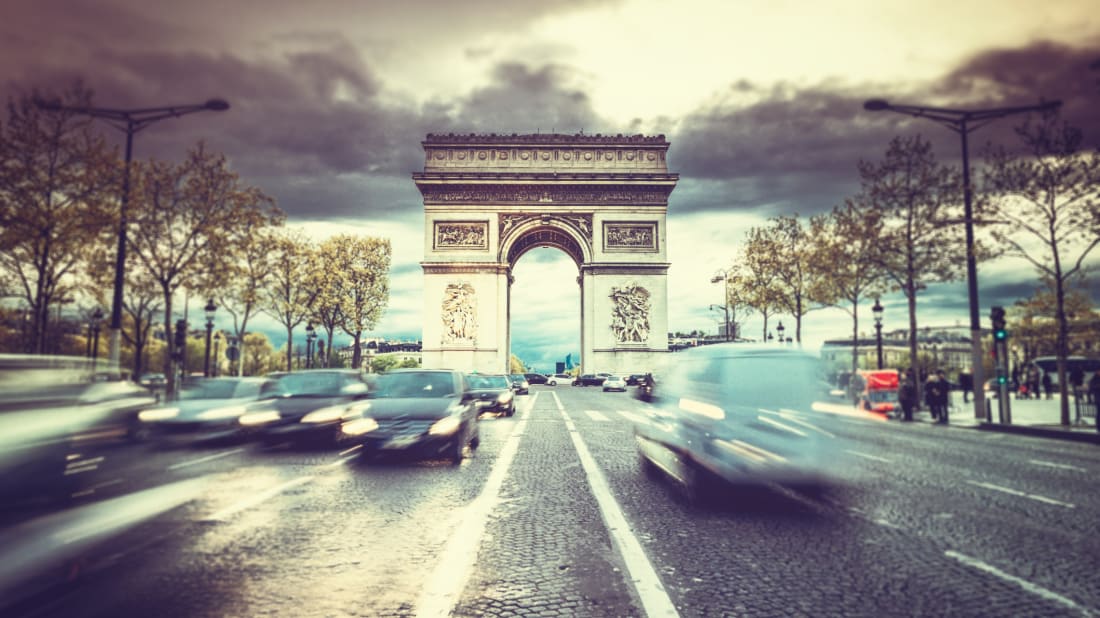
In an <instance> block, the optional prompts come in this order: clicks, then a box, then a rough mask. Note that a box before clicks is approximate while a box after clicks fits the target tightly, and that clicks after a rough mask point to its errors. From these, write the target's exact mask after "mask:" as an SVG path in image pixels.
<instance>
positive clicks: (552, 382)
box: [546, 380, 558, 386]
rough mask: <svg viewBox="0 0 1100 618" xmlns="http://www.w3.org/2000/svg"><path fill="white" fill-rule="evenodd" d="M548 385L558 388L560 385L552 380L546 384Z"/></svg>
mask: <svg viewBox="0 0 1100 618" xmlns="http://www.w3.org/2000/svg"><path fill="white" fill-rule="evenodd" d="M546 385H547V386H557V385H558V383H557V382H554V381H553V380H551V381H549V382H547V383H546Z"/></svg>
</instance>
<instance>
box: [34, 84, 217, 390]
mask: <svg viewBox="0 0 1100 618" xmlns="http://www.w3.org/2000/svg"><path fill="white" fill-rule="evenodd" d="M35 104H36V105H37V106H38V107H39V108H41V109H44V110H46V111H54V112H60V111H64V112H72V113H74V114H83V115H85V116H91V117H92V118H102V119H104V120H106V121H107V124H109V125H111V126H112V127H114V128H116V129H118V130H120V131H122V132H123V133H125V134H126V167H125V168H124V171H123V176H122V200H121V202H120V203H119V209H118V249H117V250H116V253H115V289H114V296H113V297H112V299H111V335H110V344H109V345H110V348H109V349H110V353H109V356H110V361H111V365H112V367H114V368H115V369H116V370H117V369H118V359H119V345H120V343H121V335H122V286H123V284H124V280H125V276H126V226H127V220H126V216H127V207H128V205H129V202H130V161H131V160H132V158H133V150H134V133H137V132H138V131H140V130H142V129H144V128H145V127H147V126H149V125H151V124H153V123H154V122H156V121H158V120H164V119H165V118H178V117H179V116H183V115H184V114H193V113H195V112H204V111H215V112H223V111H225V110H227V109H229V103H226V102H225V101H223V100H222V99H210V100H209V101H207V102H205V103H199V104H195V105H170V106H167V107H146V108H140V109H111V108H106V107H69V106H66V105H62V104H61V103H60V102H59V101H56V100H54V101H43V100H36V101H35Z"/></svg>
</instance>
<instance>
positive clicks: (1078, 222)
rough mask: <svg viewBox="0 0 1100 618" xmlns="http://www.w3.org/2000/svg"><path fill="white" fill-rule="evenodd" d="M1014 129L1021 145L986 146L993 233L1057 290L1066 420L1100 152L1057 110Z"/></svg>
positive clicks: (1096, 235) (1093, 233) (1095, 224)
mask: <svg viewBox="0 0 1100 618" xmlns="http://www.w3.org/2000/svg"><path fill="white" fill-rule="evenodd" d="M1016 135H1017V136H1018V137H1019V139H1020V145H1021V148H1022V152H1016V151H1010V150H1008V149H1006V148H1004V147H1000V148H991V149H990V150H989V154H988V170H987V172H986V175H985V179H986V182H987V183H988V187H989V191H990V193H992V194H993V195H995V196H996V199H995V200H993V201H992V203H991V204H990V211H991V216H992V217H993V218H994V219H997V220H1000V221H1002V222H1003V225H999V226H996V227H994V228H993V229H992V234H993V237H994V239H995V240H996V241H997V242H999V243H1002V244H1003V246H1004V247H1005V248H1006V255H1010V256H1013V257H1018V258H1021V259H1023V260H1025V261H1027V262H1028V263H1030V264H1031V265H1032V267H1034V268H1035V270H1036V271H1038V273H1039V274H1040V275H1041V276H1042V277H1044V278H1046V280H1047V281H1048V282H1049V283H1050V285H1051V288H1052V290H1053V292H1054V319H1055V322H1056V324H1057V327H1058V331H1057V343H1056V348H1055V349H1056V356H1057V358H1058V389H1059V391H1060V393H1061V412H1062V414H1061V422H1062V424H1063V425H1068V424H1069V422H1070V420H1069V399H1068V397H1067V392H1068V390H1067V383H1066V356H1067V355H1068V351H1067V340H1068V337H1067V319H1066V287H1067V285H1066V284H1067V282H1068V281H1069V280H1071V279H1072V278H1073V277H1077V276H1081V275H1083V274H1084V273H1085V272H1086V271H1087V270H1088V265H1087V264H1086V258H1087V257H1088V256H1089V254H1090V253H1091V252H1092V250H1093V249H1095V248H1096V245H1097V244H1100V154H1098V153H1096V152H1089V151H1085V150H1083V149H1082V133H1081V131H1080V129H1077V128H1076V127H1071V126H1070V125H1069V124H1068V123H1065V122H1060V121H1059V117H1058V115H1057V113H1056V112H1048V113H1045V114H1043V115H1042V116H1041V117H1039V118H1038V119H1036V118H1034V117H1031V116H1029V117H1028V118H1027V119H1026V120H1025V121H1024V122H1023V123H1022V124H1020V125H1019V126H1018V127H1017V128H1016Z"/></svg>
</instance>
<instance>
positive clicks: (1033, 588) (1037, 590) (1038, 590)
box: [943, 549, 1096, 616]
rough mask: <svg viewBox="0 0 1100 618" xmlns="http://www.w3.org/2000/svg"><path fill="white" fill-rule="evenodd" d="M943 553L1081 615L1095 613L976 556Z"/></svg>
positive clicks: (953, 552) (1093, 614)
mask: <svg viewBox="0 0 1100 618" xmlns="http://www.w3.org/2000/svg"><path fill="white" fill-rule="evenodd" d="M943 554H944V555H945V556H947V557H948V558H953V559H955V560H958V561H959V562H961V563H963V564H965V565H966V566H968V567H971V568H974V569H977V570H979V571H982V572H983V573H988V574H990V575H992V576H994V577H997V578H999V579H1002V580H1004V581H1006V582H1009V583H1012V584H1016V585H1017V586H1019V587H1021V588H1023V589H1024V590H1026V591H1027V592H1030V593H1031V594H1034V595H1036V596H1038V597H1041V598H1043V599H1046V600H1048V601H1051V602H1053V603H1057V604H1059V605H1063V606H1065V607H1067V608H1069V609H1072V610H1073V611H1076V612H1078V613H1080V614H1081V615H1082V616H1095V615H1096V613H1095V612H1094V611H1092V610H1091V609H1089V608H1087V607H1082V606H1081V605H1078V604H1077V603H1075V602H1073V601H1072V600H1070V599H1067V598H1066V597H1064V596H1062V595H1060V594H1058V593H1057V592H1054V591H1051V590H1048V589H1046V588H1043V587H1042V586H1039V585H1038V584H1033V583H1031V582H1029V581H1027V580H1026V579H1022V578H1020V577H1016V576H1015V575H1011V574H1009V573H1005V572H1004V571H1002V570H1000V569H998V568H997V567H995V566H993V565H990V564H986V563H985V562H982V561H981V560H978V559H977V558H971V557H970V556H967V555H965V554H960V553H959V552H957V551H953V550H950V549H949V550H947V551H945V552H943Z"/></svg>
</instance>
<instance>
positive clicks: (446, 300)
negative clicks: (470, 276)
mask: <svg viewBox="0 0 1100 618" xmlns="http://www.w3.org/2000/svg"><path fill="white" fill-rule="evenodd" d="M475 300H476V299H475V292H474V286H473V285H471V284H469V283H465V282H462V283H451V284H449V285H447V289H446V290H444V291H443V311H442V314H441V315H442V317H443V343H467V342H469V343H476V342H477V304H476V302H475Z"/></svg>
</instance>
